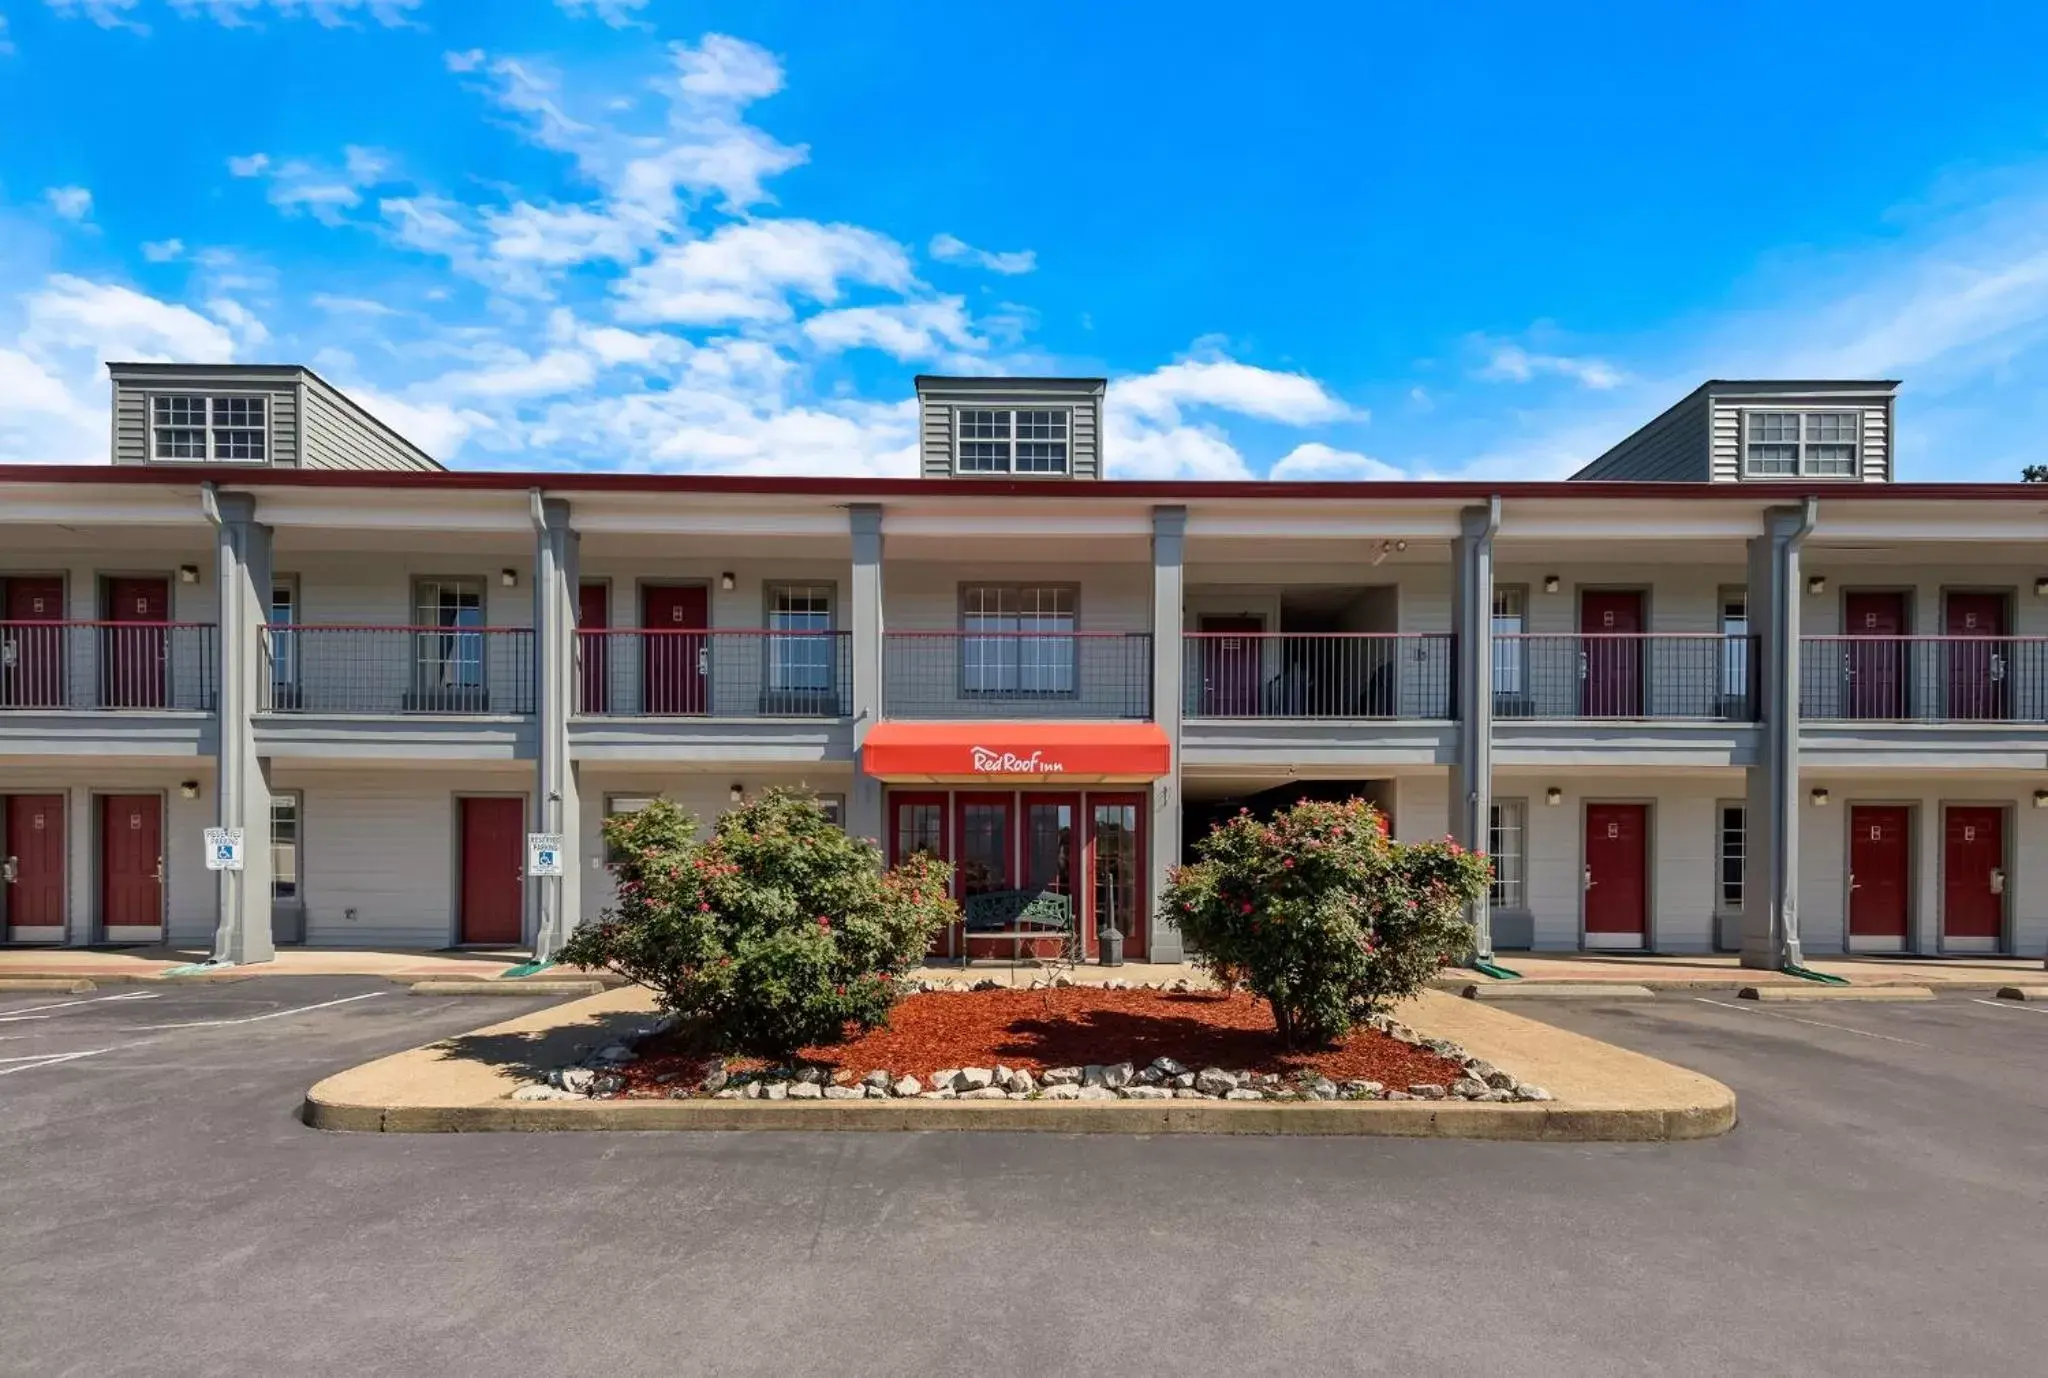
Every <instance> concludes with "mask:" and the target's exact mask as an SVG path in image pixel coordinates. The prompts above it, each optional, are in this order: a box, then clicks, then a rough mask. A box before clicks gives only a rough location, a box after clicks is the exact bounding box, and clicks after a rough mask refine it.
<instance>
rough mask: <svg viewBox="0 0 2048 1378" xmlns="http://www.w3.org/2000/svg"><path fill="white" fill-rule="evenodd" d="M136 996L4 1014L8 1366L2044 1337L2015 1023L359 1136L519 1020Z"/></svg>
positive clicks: (2040, 1182) (1577, 1011)
mask: <svg viewBox="0 0 2048 1378" xmlns="http://www.w3.org/2000/svg"><path fill="white" fill-rule="evenodd" d="M142 989H143V988H122V987H109V988H106V989H104V990H102V991H100V992H97V993H96V997H97V998H96V997H71V996H55V995H35V996H30V995H4V996H0V1059H5V1060H0V1173H4V1174H5V1180H4V1183H0V1336H4V1337H5V1339H4V1341H0V1372H5V1373H23V1374H37V1375H49V1374H91V1375H104V1374H151V1375H164V1374H267V1373H276V1372H298V1373H310V1374H328V1373H364V1372H367V1373H385V1372H390V1373H402V1372H421V1371H433V1372H435V1373H437V1374H442V1375H451V1376H452V1375H468V1374H493V1375H502V1374H585V1373H590V1374H597V1373H603V1374H616V1375H630V1374H640V1373H648V1374H654V1373H660V1374H696V1373H721V1374H723V1373H760V1374H790V1373H831V1374H837V1375H853V1374H867V1373H888V1374H902V1373H911V1372H931V1373H956V1372H961V1373H964V1372H973V1373H977V1374H1012V1373H1014V1374H1044V1373H1232V1374H1242V1373H1339V1372H1358V1373H1390V1374H1473V1373H1488V1374H1496V1373H1498V1374H1524V1373H1527V1374H1574V1375H1585V1374H1630V1375H1634V1374H1644V1373H1653V1374H1691V1373H1726V1372H1731V1371H1748V1372H1763V1373H1799V1374H1809V1373H1811V1374H1836V1373H1840V1374H1893V1373H1900V1374H1913V1373H1927V1374H1937V1373H1938V1374H1959V1373H1969V1374H2005V1373H2031V1372H2038V1371H2039V1369H2040V1354H2041V1352H2042V1346H2043V1344H2044V1342H2048V1319H2044V1314H2043V1310H2044V1309H2043V1308H2042V1306H2041V1304H2040V1303H2041V1293H2042V1284H2043V1279H2048V1242H2044V1239H2043V1232H2042V1230H2041V1228H2040V1222H2041V1220H2042V1218H2043V1209H2042V1208H2043V1206H2044V1205H2048V1135H2044V1133H2043V1126H2044V1125H2048V1076H2044V1075H2043V1074H2044V1073H2048V1009H2044V1008H2043V1007H2040V1006H2011V1005H2002V1004H1985V1003H1981V1002H1980V1001H1978V1000H1977V999H1975V998H1972V997H1966V996H1949V997H1946V998H1944V999H1943V1000H1942V1001H1940V1002H1938V1003H1936V1004H1933V1005H1879V1006H1841V1005H1829V1006H1813V1007H1797V1008H1790V1009H1785V1008H1781V1007H1772V1008H1770V1009H1768V1010H1766V1009H1758V1008H1751V1007H1746V1006H1745V1005H1743V1004H1739V1003H1738V1002H1736V1001H1734V1000H1733V999H1732V998H1731V997H1728V996H1722V995H1716V994H1713V993H1711V992H1707V993H1700V994H1698V995H1694V994H1690V993H1688V994H1676V995H1665V996H1663V997H1661V998H1660V999H1659V1000H1658V1001H1656V1002H1654V1003H1651V1004H1644V1005H1610V1004H1606V1003H1599V1004H1594V1005H1587V1004H1583V1003H1575V1004H1570V1005H1565V1004H1543V1005H1539V1004H1530V1005H1528V1006H1527V1007H1526V1008H1525V1010H1524V1012H1525V1013H1528V1014H1530V1015H1532V1016H1534V1017H1538V1018H1543V1019H1547V1020H1550V1021H1553V1022H1555V1023H1558V1024H1560V1025H1564V1026H1567V1027H1571V1028H1575V1029H1579V1030H1581V1031H1584V1032H1587V1033H1591V1034H1594V1035H1596V1036H1598V1037H1603V1038H1607V1039H1610V1040H1612V1041H1614V1042H1618V1043H1622V1044H1624V1045H1627V1046H1630V1047H1634V1048H1638V1049H1641V1050H1642V1051H1645V1052H1648V1053H1652V1054H1654V1055H1657V1056H1662V1057H1667V1058H1670V1059H1673V1060H1675V1061H1679V1062H1682V1063H1685V1064H1686V1065H1689V1066H1692V1067H1696V1068H1698V1069H1700V1070H1702V1071H1705V1072H1707V1073H1709V1074H1711V1075H1714V1076H1717V1077H1720V1078H1721V1079H1723V1080H1725V1081H1727V1082H1729V1083H1730V1084H1731V1085H1733V1086H1735V1087H1736V1089H1737V1091H1738V1093H1739V1094H1740V1095H1741V1098H1742V1124H1741V1126H1740V1127H1739V1128H1738V1129H1737V1130H1736V1131H1735V1132H1734V1133H1733V1134H1731V1135H1729V1136H1727V1137H1725V1138H1722V1139H1718V1140H1713V1141H1709V1142H1705V1143H1691V1144H1674V1145H1566V1144H1560V1145H1522V1144H1487V1143H1455V1142H1450V1143H1434V1142H1422V1141H1413V1142H1410V1141H1398V1140H1370V1139H1348V1140H1337V1139H1332V1140H1314V1139H1279V1140H1272V1139H1256V1138H1245V1139H1221V1138H1196V1137H1186V1138H1162V1139H1135V1138H1134V1139H1115V1138H1103V1137H1072V1138H1068V1137H1059V1136H1043V1135H961V1134H907V1135H880V1134H875V1135H856V1134H815V1135H811V1134H802V1135H799V1134H734V1135H691V1134H636V1135H601V1134H564V1135H546V1134H534V1135H521V1134H497V1135H474V1136H410V1135H392V1136H385V1135H345V1134H326V1133H320V1132H317V1131H314V1130H310V1129H307V1128H305V1127H304V1126H303V1125H301V1124H300V1123H298V1121H297V1120H296V1118H295V1113H296V1110H297V1107H298V1103H299V1098H300V1096H301V1095H302V1093H303V1092H304V1090H305V1088H306V1087H307V1086H308V1085H309V1084H311V1083H312V1082H313V1081H314V1080H317V1079H318V1078H320V1077H321V1076H324V1075H326V1074H327V1073H329V1072H332V1071H335V1070H338V1069H340V1068H342V1067H344V1066H348V1065H351V1064H353V1063H355V1062H358V1061H361V1060H363V1059H366V1058H369V1057H372V1056H376V1055H378V1054H381V1053H384V1052H390V1051H396V1050H397V1049H399V1048H402V1047H407V1046H411V1045H412V1044H415V1043H419V1042H424V1041H428V1040H430V1039H432V1038H435V1037H439V1036H442V1035H445V1034H449V1033H454V1032H457V1031H460V1030H464V1029H467V1028H472V1027H476V1026H479V1025H482V1024H484V1023H487V1022H492V1021H495V1020H497V1019H500V1018H505V1017H509V1016H510V1015H512V1014H514V1013H516V1012H519V1011H521V1010H523V1009H526V1008H529V1007H530V1006H529V1004H528V1003H527V1002H523V1001H505V1000H493V1001H490V1002H488V1003H487V1004H486V1003H485V1002H481V1001H475V1000H471V1001H456V1000H442V999H425V998H422V997H416V996H410V995H407V994H405V993H404V992H403V991H402V990H401V989H400V988H399V987H396V986H392V985H389V984H386V983H383V982H380V981H371V980H338V979H311V978H304V979H300V978H293V979H282V978H265V979H262V980H256V981H248V982H243V983H239V984H234V985H223V986H217V987H210V988H205V987H202V988H179V989H176V990H163V991H149V992H147V993H148V994H151V995H152V996H154V997H155V998H151V999H139V998H134V993H135V992H137V991H140V990H142ZM105 997H124V998H105ZM76 1000H85V1001H87V1003H80V1004H66V1003H64V1002H68V1001H76ZM532 1003H533V1004H539V1003H541V1002H540V1001H538V1000H536V1001H534V1002H532ZM60 1005H61V1006H62V1007H61V1008H57V1006H60ZM37 1007H43V1008H37ZM231 1020H232V1021H241V1022H220V1021H231ZM101 1049H104V1051H98V1050H101ZM73 1054H77V1056H72V1055H73ZM58 1059H62V1060H58Z"/></svg>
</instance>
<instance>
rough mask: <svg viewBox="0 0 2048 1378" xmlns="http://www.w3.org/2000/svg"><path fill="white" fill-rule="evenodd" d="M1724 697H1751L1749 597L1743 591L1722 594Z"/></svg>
mask: <svg viewBox="0 0 2048 1378" xmlns="http://www.w3.org/2000/svg"><path fill="white" fill-rule="evenodd" d="M1721 693H1722V695H1723V696H1724V697H1727V698H1731V699H1742V698H1747V697H1748V696H1749V595H1748V594H1747V593H1745V592H1744V591H1743V590H1741V589H1723V590H1722V591H1721Z"/></svg>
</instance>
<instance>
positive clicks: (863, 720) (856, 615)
mask: <svg viewBox="0 0 2048 1378" xmlns="http://www.w3.org/2000/svg"><path fill="white" fill-rule="evenodd" d="M847 520H848V523H849V526H850V530H851V534H852V537H853V577H852V582H853V587H852V590H851V597H850V599H849V600H848V601H849V603H850V610H849V615H848V620H849V623H850V626H849V628H848V630H849V631H850V632H851V634H852V638H853V646H852V657H851V658H852V661H853V693H852V699H853V761H854V766H853V788H852V789H851V790H850V791H849V793H848V795H847V799H846V827H847V830H848V831H849V832H851V833H852V834H853V835H854V836H855V837H866V838H872V839H873V840H874V841H876V842H877V843H880V844H881V845H883V846H886V845H888V844H887V843H886V842H885V841H884V835H883V832H882V823H883V820H882V782H881V781H880V780H877V779H875V778H874V777H873V776H871V775H869V774H868V773H867V770H866V769H865V767H864V764H863V760H862V747H863V746H864V745H865V743H866V742H867V739H868V733H869V732H870V731H872V730H873V729H874V726H875V724H876V723H878V722H880V721H881V720H882V709H883V704H882V655H883V639H882V631H883V623H882V544H883V543H882V509H881V508H880V507H878V506H876V505H874V504H872V503H861V504H857V505H855V506H854V507H852V508H851V509H849V512H848V517H847Z"/></svg>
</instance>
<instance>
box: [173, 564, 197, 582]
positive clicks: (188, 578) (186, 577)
mask: <svg viewBox="0 0 2048 1378" xmlns="http://www.w3.org/2000/svg"><path fill="white" fill-rule="evenodd" d="M178 582H179V583H181V584H196V583H198V582H199V566H198V565H179V566H178Z"/></svg>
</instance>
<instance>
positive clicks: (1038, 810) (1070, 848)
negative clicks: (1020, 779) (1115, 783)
mask: <svg viewBox="0 0 2048 1378" xmlns="http://www.w3.org/2000/svg"><path fill="white" fill-rule="evenodd" d="M1019 798H1020V800H1021V802H1022V804H1023V806H1024V847H1023V852H1024V855H1023V881H1024V883H1023V886H1022V888H1023V889H1024V890H1026V891H1028V892H1030V893H1031V894H1032V895H1035V896H1037V897H1039V899H1040V900H1042V901H1043V900H1049V899H1051V898H1052V897H1057V900H1058V901H1059V902H1063V903H1064V904H1065V907H1066V921H1067V924H1068V925H1069V929H1070V931H1072V930H1073V929H1078V928H1079V927H1080V925H1081V922H1082V915H1081V909H1082V905H1081V896H1080V892H1079V887H1078V886H1077V885H1076V884H1075V872H1076V871H1077V870H1078V869H1079V867H1080V859H1081V858H1080V852H1081V829H1080V821H1081V818H1080V815H1081V800H1080V798H1079V797H1078V796H1075V795H1054V794H1046V795H1040V794H1025V795H1020V796H1019ZM1038 907H1039V908H1040V909H1041V910H1046V909H1049V908H1051V907H1052V906H1051V905H1049V904H1044V903H1041V904H1040V905H1039V906H1038ZM1017 946H1018V947H1020V948H1024V949H1027V951H1026V953H1025V955H1027V956H1032V957H1043V958H1052V957H1057V956H1058V955H1059V952H1060V940H1059V939H1047V940H1046V941H1045V942H1037V941H1032V942H1028V943H1018V944H1017Z"/></svg>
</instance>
